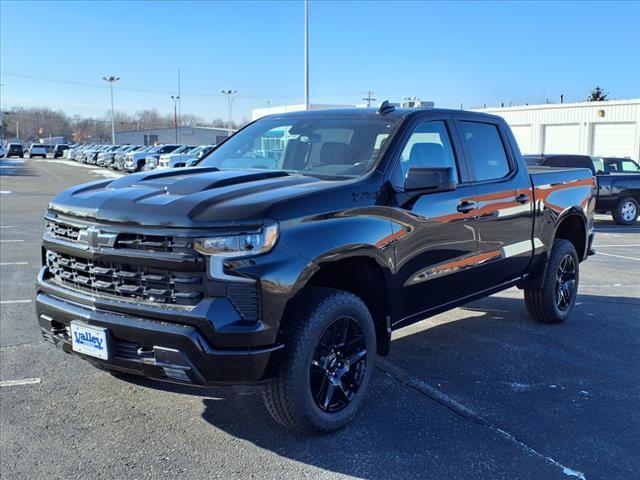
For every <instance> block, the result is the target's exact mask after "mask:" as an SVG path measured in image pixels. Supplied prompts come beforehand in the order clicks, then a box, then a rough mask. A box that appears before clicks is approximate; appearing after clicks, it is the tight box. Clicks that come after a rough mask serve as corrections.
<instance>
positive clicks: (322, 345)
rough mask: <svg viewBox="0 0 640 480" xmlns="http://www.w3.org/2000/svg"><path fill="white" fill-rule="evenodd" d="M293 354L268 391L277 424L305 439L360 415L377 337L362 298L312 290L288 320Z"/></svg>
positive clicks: (289, 346)
mask: <svg viewBox="0 0 640 480" xmlns="http://www.w3.org/2000/svg"><path fill="white" fill-rule="evenodd" d="M288 321H289V325H290V331H289V332H288V335H287V336H286V347H287V353H286V356H285V358H284V359H283V361H282V365H281V367H280V371H279V372H278V374H277V376H276V378H274V379H273V380H272V381H271V382H270V383H269V384H267V386H266V387H265V389H264V401H265V405H266V407H267V410H268V411H269V413H270V414H271V416H273V418H274V419H275V420H276V421H278V422H279V423H280V424H282V425H284V426H285V427H288V428H291V429H294V430H298V431H299V432H303V433H313V432H321V433H328V432H331V431H334V430H337V429H339V428H341V427H343V426H345V425H346V424H347V423H349V422H350V421H351V420H352V419H353V417H354V416H355V415H356V413H357V412H358V410H359V408H360V406H361V405H362V402H363V400H364V395H365V392H366V389H367V386H368V385H369V381H370V380H371V375H372V373H373V370H374V365H375V357H376V337H375V329H374V325H373V320H372V318H371V314H370V313H369V310H368V309H367V307H366V305H365V304H364V303H363V302H362V300H361V299H360V298H358V297H357V296H355V295H353V294H351V293H348V292H345V291H342V290H335V289H330V288H312V289H309V290H308V291H306V292H304V293H303V294H302V295H301V297H300V298H299V299H298V301H297V302H296V305H295V307H294V308H293V309H292V311H291V312H290V316H289V318H288Z"/></svg>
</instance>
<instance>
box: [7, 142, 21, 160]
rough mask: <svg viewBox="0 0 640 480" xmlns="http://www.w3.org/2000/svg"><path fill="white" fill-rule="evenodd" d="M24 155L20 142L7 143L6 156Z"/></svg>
mask: <svg viewBox="0 0 640 480" xmlns="http://www.w3.org/2000/svg"><path fill="white" fill-rule="evenodd" d="M23 155H24V150H23V149H22V144H21V143H9V144H8V145H7V158H10V157H21V158H22V156H23Z"/></svg>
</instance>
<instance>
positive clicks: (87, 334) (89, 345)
mask: <svg viewBox="0 0 640 480" xmlns="http://www.w3.org/2000/svg"><path fill="white" fill-rule="evenodd" d="M107 337H108V335H107V329H106V328H100V327H91V326H89V325H86V324H84V323H80V322H76V321H73V322H71V348H72V349H73V351H75V352H78V353H84V354H85V355H91V356H92V357H96V358H101V359H102V360H108V359H109V345H108V343H107V342H108V339H107Z"/></svg>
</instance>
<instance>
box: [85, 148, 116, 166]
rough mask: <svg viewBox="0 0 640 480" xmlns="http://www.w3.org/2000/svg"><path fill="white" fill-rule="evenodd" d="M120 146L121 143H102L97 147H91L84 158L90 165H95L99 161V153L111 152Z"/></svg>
mask: <svg viewBox="0 0 640 480" xmlns="http://www.w3.org/2000/svg"><path fill="white" fill-rule="evenodd" d="M118 148H120V147H119V145H100V146H99V147H97V148H94V149H91V150H89V151H87V152H85V153H84V155H83V157H82V160H83V162H84V163H87V164H89V165H95V164H96V162H97V161H98V155H99V154H100V153H103V152H111V151H113V150H115V149H118Z"/></svg>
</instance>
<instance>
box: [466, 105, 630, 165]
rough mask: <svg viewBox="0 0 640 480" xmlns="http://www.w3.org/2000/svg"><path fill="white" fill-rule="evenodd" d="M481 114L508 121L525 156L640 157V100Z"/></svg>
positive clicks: (498, 110)
mask: <svg viewBox="0 0 640 480" xmlns="http://www.w3.org/2000/svg"><path fill="white" fill-rule="evenodd" d="M477 111H481V112H486V113H492V114H494V115H499V116H501V117H502V118H504V119H505V120H506V121H507V123H508V124H509V125H510V126H511V129H512V130H513V133H514V135H515V137H516V140H517V141H518V145H519V146H520V150H521V151H522V153H576V154H584V155H592V156H611V157H631V158H634V159H636V160H637V159H639V158H640V99H635V100H611V101H604V102H580V103H557V104H544V105H525V106H518V107H504V108H483V109H478V110H477Z"/></svg>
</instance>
